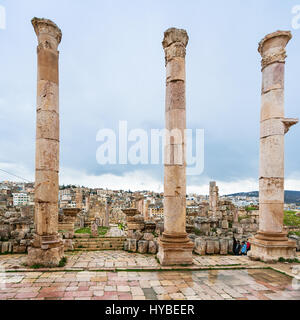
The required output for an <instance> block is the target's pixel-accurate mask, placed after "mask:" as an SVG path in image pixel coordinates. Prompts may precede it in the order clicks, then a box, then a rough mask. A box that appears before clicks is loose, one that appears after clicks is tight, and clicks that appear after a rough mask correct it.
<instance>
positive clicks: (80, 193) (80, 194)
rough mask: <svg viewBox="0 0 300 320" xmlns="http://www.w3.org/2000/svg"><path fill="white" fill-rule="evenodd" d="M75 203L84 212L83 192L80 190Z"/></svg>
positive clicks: (76, 193) (77, 190) (76, 194)
mask: <svg viewBox="0 0 300 320" xmlns="http://www.w3.org/2000/svg"><path fill="white" fill-rule="evenodd" d="M75 201H76V207H77V208H79V209H80V210H82V191H81V189H80V188H77V189H76V192H75Z"/></svg>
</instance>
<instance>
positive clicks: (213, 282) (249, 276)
mask: <svg viewBox="0 0 300 320" xmlns="http://www.w3.org/2000/svg"><path fill="white" fill-rule="evenodd" d="M67 256H68V262H67V265H66V266H65V267H64V268H60V269H58V268H56V269H44V270H42V269H39V270H35V269H26V268H25V267H24V266H23V265H22V263H23V262H24V260H25V258H26V256H25V255H2V256H0V300H7V299H22V300H24V299H33V300H45V299H51V300H52V299H55V300H98V299H99V300H117V299H118V300H131V299H134V300H145V299H146V300H149V299H150V300H156V299H159V300H161V299H162V300H169V299H174V300H176V299H178V300H224V299H226V300H232V299H241V300H242V299H243V300H244V299H245V300H272V299H276V300H279V299H282V300H300V280H296V279H295V278H294V279H293V278H291V277H289V276H287V275H285V274H282V273H280V272H277V271H275V270H272V269H268V268H269V267H270V265H267V264H265V263H261V262H253V261H250V260H249V259H248V258H247V257H242V256H237V257H236V256H196V255H195V256H194V265H193V266H191V267H186V266H182V267H180V270H179V269H178V268H179V267H168V270H167V268H166V267H165V268H162V267H161V266H160V265H159V264H158V263H157V261H156V259H155V257H154V256H151V255H142V254H136V253H128V252H124V251H99V252H75V253H74V252H73V253H68V254H67ZM271 267H272V268H276V269H277V270H279V271H281V272H285V273H287V274H290V275H293V274H292V271H291V270H292V268H294V269H295V268H298V269H299V270H298V271H300V265H299V264H295V265H294V264H276V265H272V266H271ZM176 268H177V269H178V270H176ZM122 269H123V270H124V271H121V270H122ZM134 269H136V270H134ZM149 269H151V271H150V270H149ZM185 269H186V270H185ZM294 269H293V270H294ZM96 270H97V271H96ZM118 270H120V271H118ZM299 275H300V272H299ZM294 276H295V275H294Z"/></svg>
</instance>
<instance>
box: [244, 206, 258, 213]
mask: <svg viewBox="0 0 300 320" xmlns="http://www.w3.org/2000/svg"><path fill="white" fill-rule="evenodd" d="M245 210H246V211H247V212H249V211H254V210H257V208H256V207H251V206H249V207H246V208H245Z"/></svg>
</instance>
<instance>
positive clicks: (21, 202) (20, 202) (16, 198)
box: [13, 193, 30, 207]
mask: <svg viewBox="0 0 300 320" xmlns="http://www.w3.org/2000/svg"><path fill="white" fill-rule="evenodd" d="M13 202H14V206H15V207H18V206H26V205H28V204H29V202H30V199H29V196H28V194H27V193H13Z"/></svg>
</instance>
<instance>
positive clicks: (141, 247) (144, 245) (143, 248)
mask: <svg viewBox="0 0 300 320" xmlns="http://www.w3.org/2000/svg"><path fill="white" fill-rule="evenodd" d="M148 243H149V242H148V241H146V240H140V241H139V242H138V252H139V253H147V252H148Z"/></svg>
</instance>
